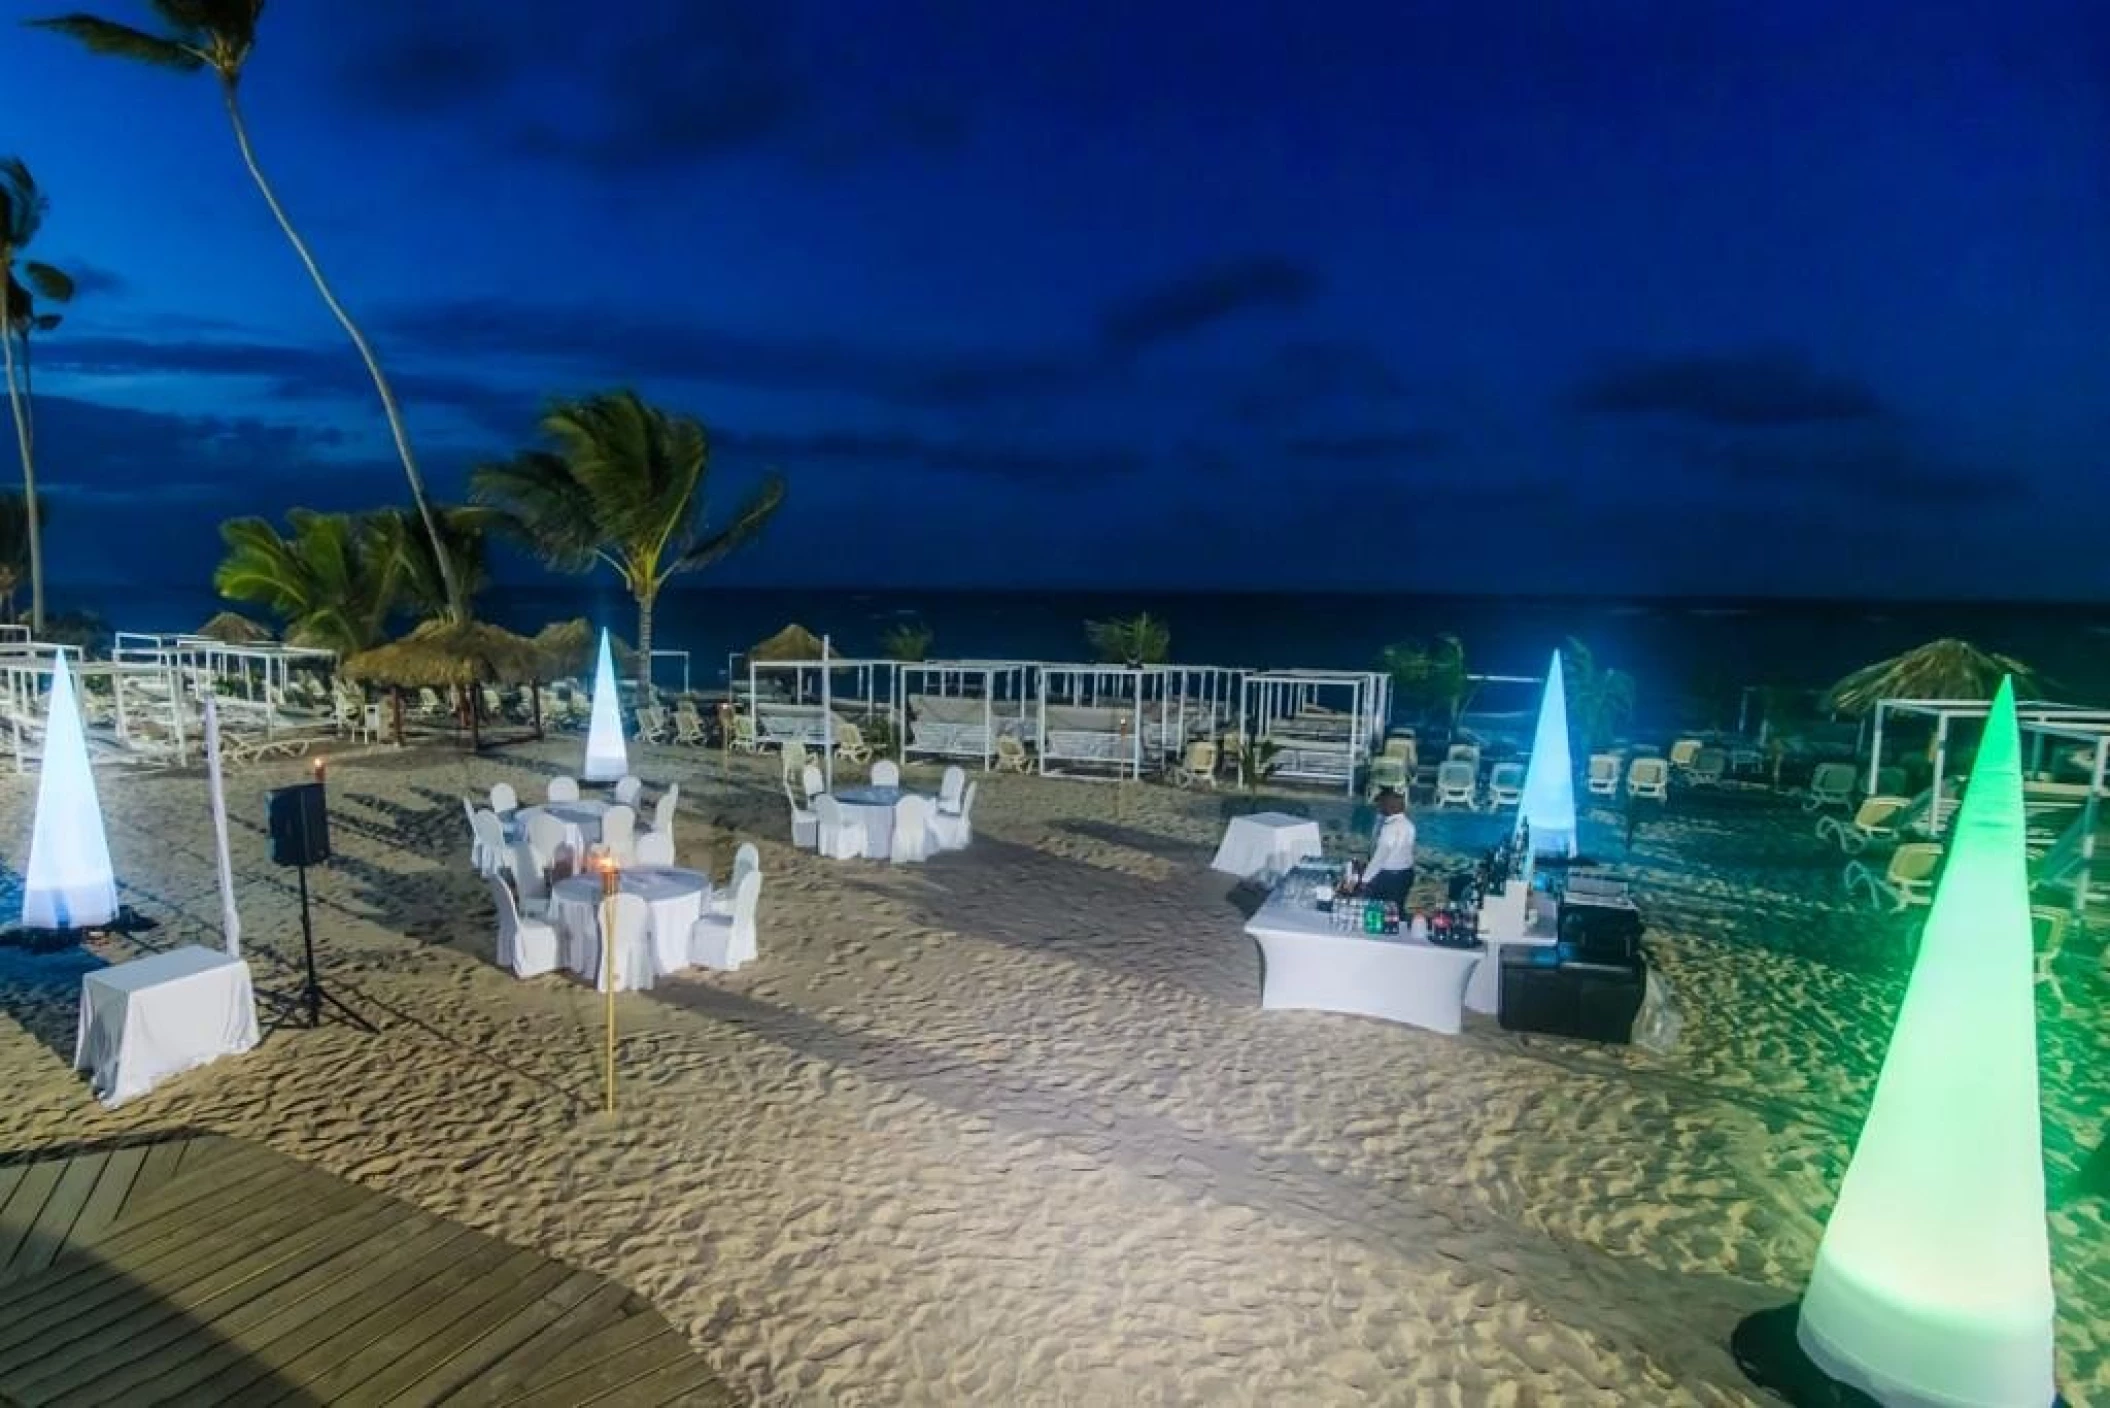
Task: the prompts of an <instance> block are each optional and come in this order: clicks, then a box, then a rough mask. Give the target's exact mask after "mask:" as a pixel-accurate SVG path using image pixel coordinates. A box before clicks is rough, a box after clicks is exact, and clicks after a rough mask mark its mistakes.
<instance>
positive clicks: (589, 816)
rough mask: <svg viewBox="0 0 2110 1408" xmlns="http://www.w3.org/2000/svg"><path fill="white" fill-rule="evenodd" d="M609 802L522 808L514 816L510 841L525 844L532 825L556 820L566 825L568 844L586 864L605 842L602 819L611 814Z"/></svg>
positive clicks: (566, 842) (572, 851)
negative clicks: (541, 820)
mask: <svg viewBox="0 0 2110 1408" xmlns="http://www.w3.org/2000/svg"><path fill="white" fill-rule="evenodd" d="M607 810H608V803H606V802H591V801H582V802H543V803H541V804H539V805H536V806H532V807H522V808H521V809H520V810H519V811H517V812H515V813H513V827H514V831H513V833H512V835H511V836H509V837H508V838H507V839H509V840H515V841H525V840H526V839H527V834H528V822H529V820H530V819H531V818H533V817H536V816H552V817H555V818H556V819H557V820H558V821H561V822H563V823H564V844H565V845H567V846H569V847H570V848H571V853H572V859H573V861H574V862H575V863H583V862H584V861H585V859H586V851H587V848H588V847H590V846H595V845H598V844H599V843H600V840H601V817H602V815H603V814H604V813H605V812H607Z"/></svg>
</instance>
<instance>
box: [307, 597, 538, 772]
mask: <svg viewBox="0 0 2110 1408" xmlns="http://www.w3.org/2000/svg"><path fill="white" fill-rule="evenodd" d="M342 672H343V674H344V676H345V678H346V679H349V680H352V681H354V682H356V683H360V684H382V685H388V686H390V687H392V688H394V689H405V688H408V689H460V690H467V691H469V695H468V698H469V746H470V747H472V748H476V747H480V746H482V735H481V733H480V731H479V729H478V722H479V721H478V717H477V716H478V709H477V700H476V694H475V690H476V688H477V687H478V686H480V685H486V684H534V683H535V682H536V681H538V680H541V679H544V678H546V675H545V673H544V669H543V657H542V652H541V651H539V650H537V649H536V648H535V643H534V642H533V641H531V640H529V639H527V638H526V637H525V636H516V635H514V634H513V633H512V632H511V631H508V630H502V629H500V628H499V627H497V626H492V625H487V624H485V623H484V622H481V621H462V622H453V621H427V622H426V623H425V624H424V625H422V626H420V627H418V628H417V629H416V630H414V631H412V632H411V633H410V634H409V635H407V636H405V637H403V639H401V640H397V641H390V642H389V643H388V644H387V645H383V646H377V647H375V648H374V649H372V650H364V651H361V652H360V653H359V654H357V655H354V656H353V657H352V658H351V659H349V660H347V661H345V662H344V666H343V671H342ZM540 702H541V701H540V699H539V697H538V699H537V701H536V703H537V711H538V714H539V711H540ZM537 728H538V730H539V728H540V720H539V718H538V720H537ZM402 735H403V719H402V701H401V699H400V698H398V700H397V705H396V736H397V738H398V739H400V738H401V737H402Z"/></svg>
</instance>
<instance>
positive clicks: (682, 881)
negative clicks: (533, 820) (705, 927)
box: [550, 866, 711, 991]
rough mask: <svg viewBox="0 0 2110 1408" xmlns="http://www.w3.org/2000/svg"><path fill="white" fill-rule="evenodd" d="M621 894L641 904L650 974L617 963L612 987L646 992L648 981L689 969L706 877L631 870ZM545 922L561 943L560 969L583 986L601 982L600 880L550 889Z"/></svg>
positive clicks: (583, 878) (577, 879) (578, 878)
mask: <svg viewBox="0 0 2110 1408" xmlns="http://www.w3.org/2000/svg"><path fill="white" fill-rule="evenodd" d="M618 884H619V887H620V888H621V889H622V891H623V893H625V894H631V895H637V896H639V897H640V898H642V899H643V900H644V901H645V909H646V913H647V914H648V916H649V918H648V919H647V920H646V922H645V933H646V939H647V943H648V945H649V947H650V948H651V951H652V969H651V971H650V972H642V973H641V972H636V971H633V970H635V969H636V968H637V967H638V965H637V964H635V963H618V964H617V965H616V969H617V971H616V986H617V987H618V988H621V989H623V990H625V991H628V990H629V989H632V988H649V987H651V986H652V980H653V979H654V978H656V977H662V976H664V975H666V974H668V973H678V972H680V971H681V970H682V969H684V968H686V967H688V966H689V930H691V929H693V928H694V927H695V926H696V921H697V919H699V918H700V917H702V914H703V907H704V905H705V903H706V902H708V901H709V899H710V895H711V881H710V877H709V876H707V875H704V874H703V873H702V872H701V871H695V870H679V869H673V868H662V867H659V866H633V867H631V868H630V869H627V870H625V871H623V872H622V877H621V879H620V881H619V882H618ZM550 918H551V920H552V922H553V923H555V925H556V926H557V933H558V934H559V935H560V936H561V937H562V939H563V949H564V966H565V967H566V968H568V969H570V970H571V971H572V972H574V973H577V974H578V975H579V976H580V977H582V978H585V979H586V980H587V981H588V982H591V983H593V984H594V985H595V986H599V985H600V982H601V877H600V876H598V875H574V876H572V877H571V878H570V879H568V880H560V881H558V882H557V885H556V888H555V889H553V890H551V891H550Z"/></svg>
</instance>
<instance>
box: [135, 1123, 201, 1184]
mask: <svg viewBox="0 0 2110 1408" xmlns="http://www.w3.org/2000/svg"><path fill="white" fill-rule="evenodd" d="M188 1143H190V1140H189V1139H188V1138H187V1137H182V1138H173V1139H161V1140H157V1141H155V1142H154V1143H152V1144H149V1145H148V1146H147V1160H146V1162H145V1163H144V1164H142V1165H140V1168H139V1180H138V1188H139V1192H140V1194H146V1193H152V1192H154V1191H155V1190H156V1189H158V1188H160V1187H161V1186H162V1185H163V1184H165V1183H167V1182H169V1181H170V1180H172V1179H174V1178H175V1176H176V1165H177V1163H178V1162H179V1161H180V1160H181V1159H182V1158H183V1146H184V1145H185V1144H188Z"/></svg>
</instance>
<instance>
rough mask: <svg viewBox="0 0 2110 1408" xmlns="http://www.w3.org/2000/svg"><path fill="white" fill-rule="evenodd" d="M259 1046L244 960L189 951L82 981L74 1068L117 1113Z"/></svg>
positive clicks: (120, 967)
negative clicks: (181, 1075)
mask: <svg viewBox="0 0 2110 1408" xmlns="http://www.w3.org/2000/svg"><path fill="white" fill-rule="evenodd" d="M257 1040H258V1036H257V1025H256V992H255V989H254V988H253V987H252V986H251V984H250V979H249V965H248V964H247V963H244V962H243V961H242V960H241V959H239V958H229V957H228V956H227V955H226V954H224V953H216V952H214V951H213V950H211V949H205V948H199V947H197V946H195V945H190V946H186V947H184V948H178V949H171V950H169V951H168V952H167V953H157V954H154V955H152V956H151V957H147V958H135V959H133V960H132V961H131V962H129V963H119V964H117V965H115V966H114V967H110V968H105V969H102V970H101V971H100V972H95V973H90V974H88V975H86V976H85V977H83V978H82V979H81V1016H80V1033H79V1038H78V1040H77V1042H76V1044H75V1046H74V1052H73V1066H74V1069H75V1070H81V1071H87V1072H89V1073H90V1075H89V1085H90V1087H91V1088H92V1089H93V1090H94V1091H95V1093H96V1095H97V1096H98V1097H99V1098H100V1099H101V1100H102V1102H103V1103H104V1104H105V1105H109V1106H111V1107H113V1108H114V1107H115V1106H118V1105H121V1104H123V1103H124V1102H125V1101H127V1100H130V1099H132V1098H133V1097H135V1096H139V1095H144V1094H146V1092H147V1091H149V1090H151V1089H152V1088H153V1087H154V1086H155V1085H156V1084H158V1083H159V1082H161V1081H163V1080H165V1079H167V1078H168V1077H169V1076H172V1075H175V1074H177V1073H178V1072H181V1071H187V1070H189V1069H191V1067H193V1066H202V1065H205V1064H206V1063H207V1062H210V1061H215V1060H217V1059H219V1058H220V1057H222V1056H227V1055H231V1054H233V1053H236V1052H241V1051H247V1050H249V1049H250V1048H251V1047H253V1046H255V1045H256V1043H257Z"/></svg>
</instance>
